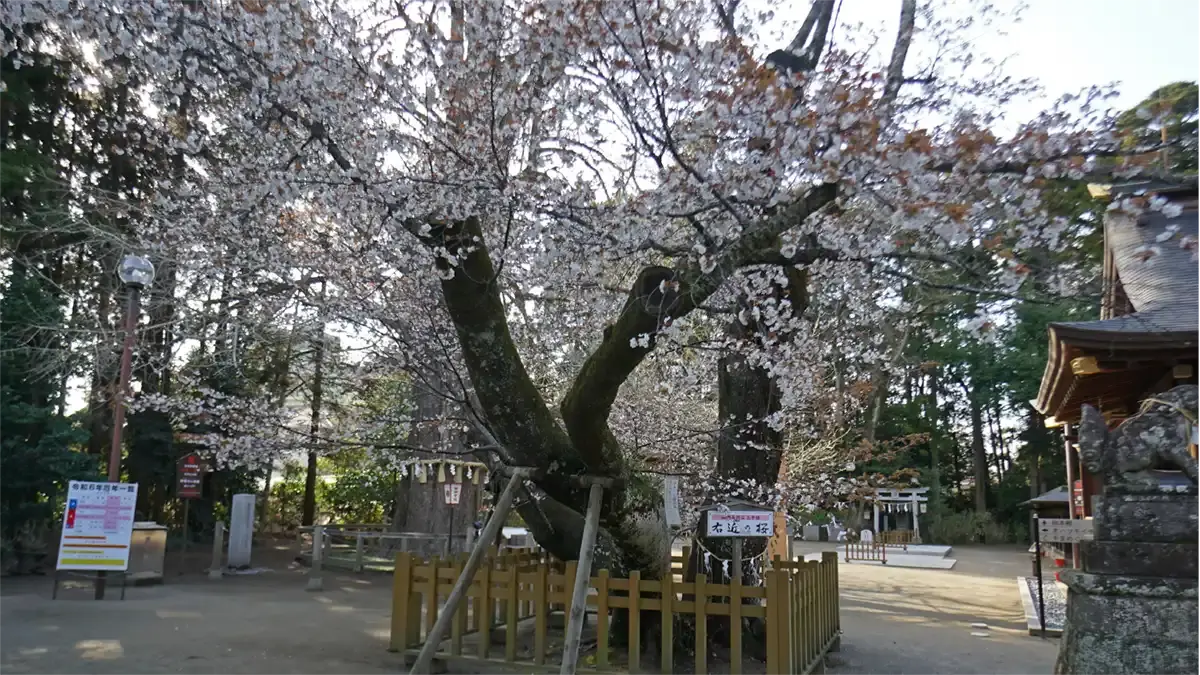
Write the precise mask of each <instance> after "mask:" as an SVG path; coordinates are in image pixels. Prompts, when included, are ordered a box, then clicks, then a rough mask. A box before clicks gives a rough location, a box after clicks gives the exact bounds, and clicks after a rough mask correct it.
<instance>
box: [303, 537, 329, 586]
mask: <svg viewBox="0 0 1200 675" xmlns="http://www.w3.org/2000/svg"><path fill="white" fill-rule="evenodd" d="M324 554H325V527H324V526H323V525H313V552H312V567H310V568H309V570H308V586H306V587H305V589H304V590H306V591H322V590H325V581H324V579H322V578H321V557H322V556H323V555H324Z"/></svg>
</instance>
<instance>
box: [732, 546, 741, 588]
mask: <svg viewBox="0 0 1200 675" xmlns="http://www.w3.org/2000/svg"><path fill="white" fill-rule="evenodd" d="M733 578H734V579H741V578H742V538H741V537H734V539H733Z"/></svg>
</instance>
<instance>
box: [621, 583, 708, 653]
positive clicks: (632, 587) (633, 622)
mask: <svg viewBox="0 0 1200 675" xmlns="http://www.w3.org/2000/svg"><path fill="white" fill-rule="evenodd" d="M641 583H642V572H641V570H633V571H632V572H630V573H629V672H630V673H640V672H642V606H641V605H642V603H641V598H642V590H641ZM699 658H700V652H699V651H697V652H696V659H697V663H699ZM697 668H699V667H698V666H697ZM696 672H697V673H700V672H703V671H701V670H699V669H697V670H696Z"/></svg>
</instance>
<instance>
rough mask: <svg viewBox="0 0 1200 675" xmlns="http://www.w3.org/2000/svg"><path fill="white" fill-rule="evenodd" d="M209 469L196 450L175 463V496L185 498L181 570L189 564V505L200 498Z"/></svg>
mask: <svg viewBox="0 0 1200 675" xmlns="http://www.w3.org/2000/svg"><path fill="white" fill-rule="evenodd" d="M207 471H208V466H207V464H206V463H205V462H204V460H202V459H201V458H200V455H198V454H196V453H194V452H189V453H188V454H186V455H184V456H183V457H180V458H179V460H178V461H177V462H176V463H175V496H176V497H179V498H180V499H182V500H183V547H182V548H181V549H180V552H179V557H180V560H179V569H180V571H181V572H182V570H183V569H184V567H185V566H186V564H187V549H188V524H189V523H188V505H189V504H190V502H191V500H193V499H199V498H200V496H201V493H202V488H203V481H204V474H205V472H207Z"/></svg>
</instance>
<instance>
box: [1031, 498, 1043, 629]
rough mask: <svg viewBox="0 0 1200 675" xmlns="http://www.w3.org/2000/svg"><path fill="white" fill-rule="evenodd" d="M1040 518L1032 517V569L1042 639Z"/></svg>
mask: <svg viewBox="0 0 1200 675" xmlns="http://www.w3.org/2000/svg"><path fill="white" fill-rule="evenodd" d="M1041 521H1042V519H1041V518H1039V517H1038V516H1036V515H1035V516H1034V517H1033V555H1034V559H1033V560H1034V563H1033V566H1034V571H1035V572H1036V573H1037V582H1038V624H1039V625H1040V626H1041V627H1042V639H1043V640H1045V639H1046V596H1045V594H1044V593H1043V592H1042V535H1041V531H1042V522H1041Z"/></svg>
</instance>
